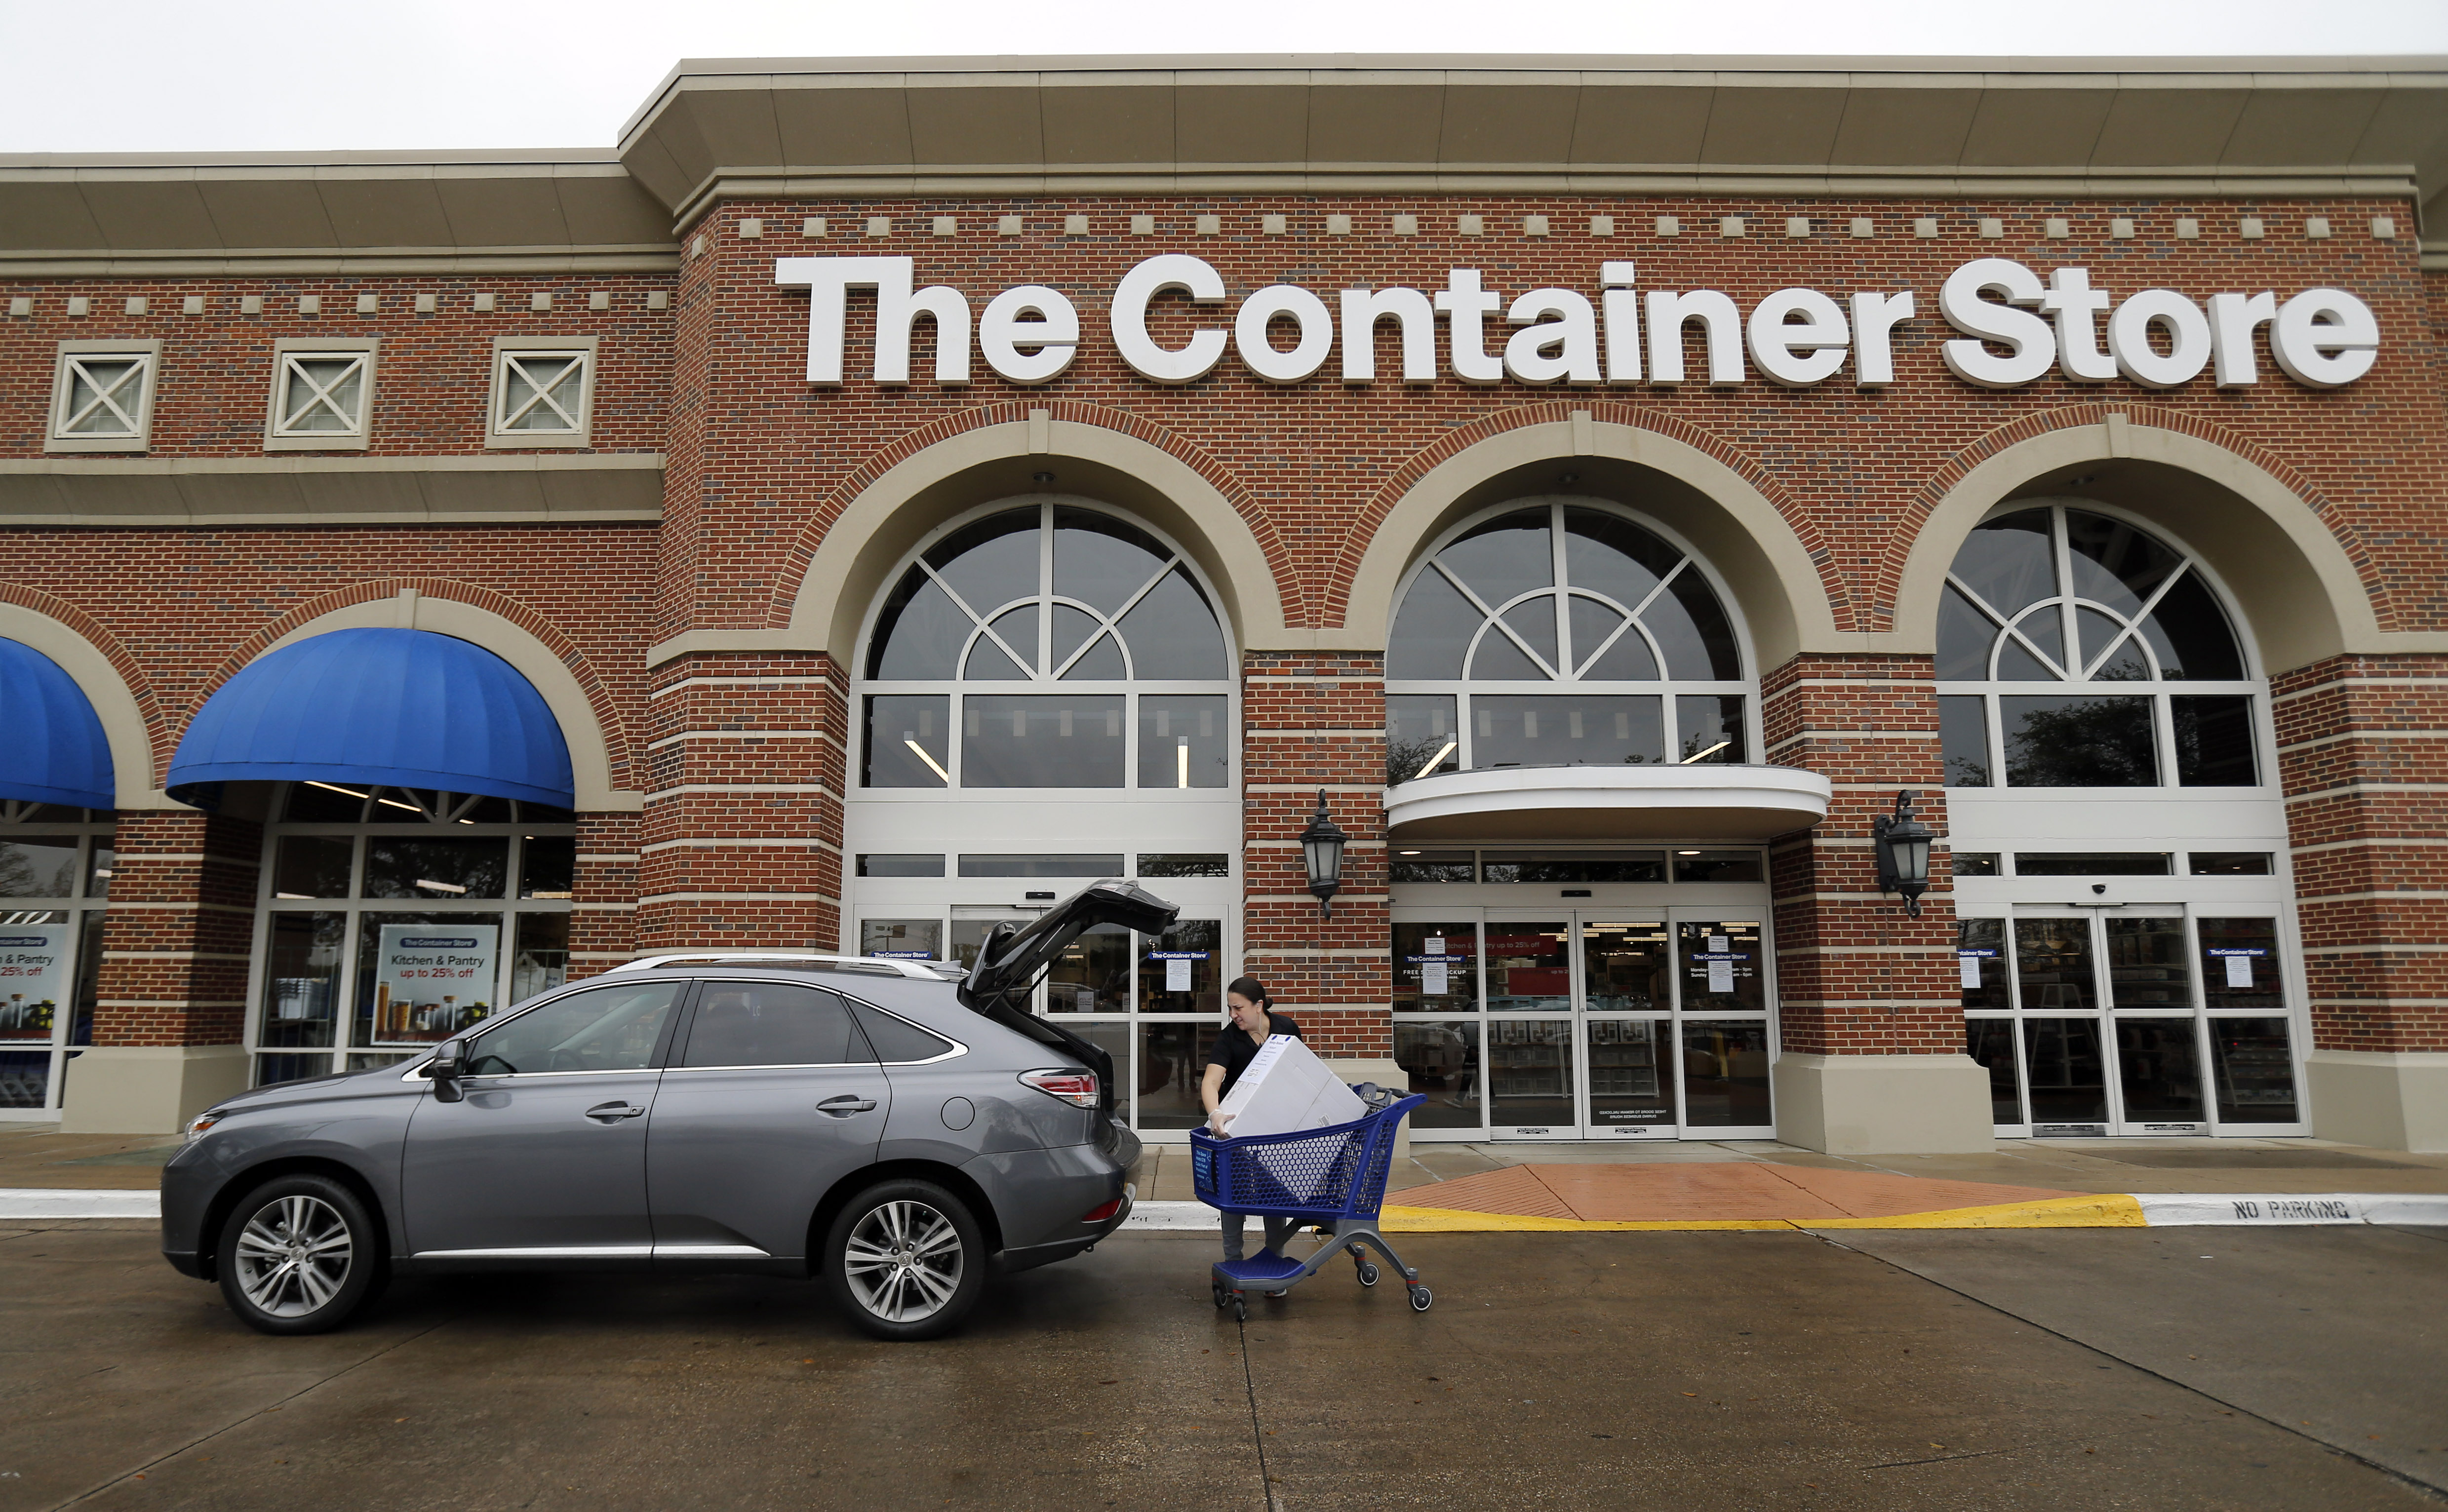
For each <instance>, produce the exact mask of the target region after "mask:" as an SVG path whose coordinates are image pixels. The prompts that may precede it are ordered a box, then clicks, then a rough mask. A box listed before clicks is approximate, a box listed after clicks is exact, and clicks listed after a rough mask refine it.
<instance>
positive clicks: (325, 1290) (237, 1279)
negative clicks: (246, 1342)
mask: <svg viewBox="0 0 2448 1512" xmlns="http://www.w3.org/2000/svg"><path fill="white" fill-rule="evenodd" d="M382 1252H383V1246H382V1241H381V1238H380V1237H379V1234H378V1231H377V1230H376V1228H375V1225H374V1221H373V1216H372V1215H369V1214H368V1213H367V1212H366V1206H365V1204H364V1203H363V1202H362V1201H360V1200H358V1197H357V1195H356V1194H355V1193H354V1192H352V1191H350V1190H349V1189H348V1188H347V1187H346V1186H343V1185H342V1184H341V1183H339V1182H337V1181H335V1180H333V1179H332V1178H331V1177H324V1176H284V1177H275V1178H273V1179H272V1180H270V1181H266V1182H264V1183H263V1184H262V1185H261V1186H259V1187H257V1188H256V1189H255V1190H254V1191H252V1192H249V1193H248V1194H247V1195H246V1196H244V1197H242V1198H240V1199H239V1202H238V1205H237V1206H235V1207H233V1208H231V1209H230V1215H229V1217H228V1218H227V1219H226V1220H225V1221H224V1222H223V1223H222V1224H221V1233H220V1244H219V1246H218V1247H217V1251H216V1259H217V1260H218V1273H219V1275H220V1284H221V1295H222V1297H223V1298H225V1299H226V1300H227V1301H228V1303H229V1310H230V1311H232V1312H234V1313H236V1314H237V1315H238V1317H239V1320H240V1321H242V1322H243V1323H245V1324H246V1326H247V1327H249V1328H251V1329H254V1330H257V1331H258V1332H262V1333H285V1334H295V1333H325V1332H329V1331H330V1330H333V1329H336V1328H338V1327H339V1326H340V1325H342V1324H343V1323H346V1322H348V1321H349V1319H350V1318H351V1317H353V1316H354V1315H355V1314H356V1312H357V1311H359V1310H360V1309H362V1308H364V1307H365V1305H366V1304H367V1303H369V1302H372V1301H373V1299H374V1298H375V1297H376V1296H378V1295H379V1294H381V1292H382V1288H383V1283H384V1282H385V1281H386V1280H387V1279H388V1278H389V1275H388V1273H389V1269H390V1268H389V1266H388V1265H387V1264H386V1263H385V1256H384V1254H383V1253H382Z"/></svg>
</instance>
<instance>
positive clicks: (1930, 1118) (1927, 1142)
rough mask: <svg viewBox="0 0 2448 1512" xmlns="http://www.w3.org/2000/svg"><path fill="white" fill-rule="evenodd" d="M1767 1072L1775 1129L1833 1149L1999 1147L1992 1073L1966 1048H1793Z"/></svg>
mask: <svg viewBox="0 0 2448 1512" xmlns="http://www.w3.org/2000/svg"><path fill="white" fill-rule="evenodd" d="M1769 1081H1770V1082H1771V1084H1772V1085H1773V1087H1774V1089H1775V1093H1776V1135H1777V1138H1778V1139H1782V1140H1784V1141H1785V1142H1786V1143H1788V1144H1798V1145H1801V1146H1803V1147H1804V1148H1806V1149H1811V1150H1825V1151H1826V1152H1827V1153H1828V1154H1829V1155H1978V1154H1984V1153H1986V1152H1988V1151H1990V1150H1993V1149H1995V1148H1997V1135H1996V1133H1995V1125H1993V1124H1992V1123H1991V1121H1990V1109H1989V1073H1988V1072H1986V1071H1984V1070H1982V1069H1981V1068H1980V1066H1979V1064H1978V1063H1977V1062H1974V1061H1973V1059H1972V1058H1971V1057H1970V1056H1968V1055H1796V1054H1791V1053H1788V1054H1787V1055H1784V1056H1782V1057H1780V1058H1779V1059H1778V1061H1777V1062H1776V1064H1775V1066H1774V1067H1773V1068H1771V1069H1770V1071H1769Z"/></svg>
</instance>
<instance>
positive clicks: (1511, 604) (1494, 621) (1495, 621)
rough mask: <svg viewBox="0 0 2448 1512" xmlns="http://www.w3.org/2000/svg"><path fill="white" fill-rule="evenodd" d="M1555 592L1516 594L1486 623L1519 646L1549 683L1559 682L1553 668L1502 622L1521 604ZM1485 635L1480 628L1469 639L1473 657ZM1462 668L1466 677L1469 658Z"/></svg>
mask: <svg viewBox="0 0 2448 1512" xmlns="http://www.w3.org/2000/svg"><path fill="white" fill-rule="evenodd" d="M1555 592H1556V590H1555V589H1553V588H1536V589H1533V590H1532V591H1530V592H1528V593H1523V594H1518V595H1516V596H1514V597H1513V598H1510V599H1507V600H1505V601H1504V607H1503V608H1502V609H1500V610H1498V611H1497V612H1496V613H1495V614H1493V615H1491V616H1489V617H1488V621H1487V623H1488V624H1490V625H1494V626H1495V627H1496V628H1497V629H1499V630H1501V631H1503V632H1504V639H1506V640H1507V641H1512V642H1513V643H1514V644H1515V645H1517V646H1520V648H1521V654H1522V655H1523V656H1525V657H1528V658H1529V659H1530V664H1531V665H1532V666H1535V667H1537V668H1538V669H1539V670H1540V671H1541V672H1544V673H1546V674H1547V679H1548V680H1549V681H1551V682H1553V681H1560V680H1561V676H1560V674H1559V673H1558V672H1557V671H1556V669H1555V668H1554V667H1553V666H1551V665H1549V664H1548V661H1547V659H1546V658H1545V657H1542V656H1540V654H1539V653H1538V652H1537V651H1536V650H1534V649H1532V648H1531V645H1530V642H1529V641H1524V640H1522V639H1521V632H1520V631H1519V630H1516V629H1515V628H1513V626H1511V625H1510V624H1507V623H1505V622H1504V616H1505V615H1506V614H1508V613H1510V612H1512V611H1513V610H1515V609H1517V608H1520V606H1521V605H1522V604H1524V603H1529V602H1530V601H1531V600H1533V599H1537V598H1541V597H1548V596H1552V595H1554V593H1555ZM1486 633H1487V631H1486V627H1485V626H1482V627H1481V630H1480V634H1479V635H1477V636H1473V637H1472V638H1471V642H1470V649H1471V652H1472V654H1473V655H1476V654H1477V653H1478V651H1479V642H1480V640H1481V638H1482V637H1483V636H1484V635H1485V634H1486ZM1462 666H1463V675H1464V676H1465V677H1467V676H1468V675H1469V673H1470V658H1469V657H1464V658H1463V663H1462Z"/></svg>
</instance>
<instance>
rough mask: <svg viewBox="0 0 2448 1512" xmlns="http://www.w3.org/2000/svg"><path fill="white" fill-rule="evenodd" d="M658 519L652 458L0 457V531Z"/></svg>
mask: <svg viewBox="0 0 2448 1512" xmlns="http://www.w3.org/2000/svg"><path fill="white" fill-rule="evenodd" d="M318 345H319V343H318ZM662 517H663V459H662V457H661V455H660V453H656V452H643V451H621V452H591V453H587V454H584V455H562V454H554V453H542V454H534V455H528V454H508V453H505V454H502V455H498V456H450V457H399V456H379V457H369V456H338V457H334V456H295V457H293V456H258V457H140V458H126V459H117V458H109V459H105V458H94V459H89V460H83V459H81V460H68V459H55V458H39V459H37V458H8V459H0V527H6V526H46V527H53V526H69V527H71V528H81V529H90V528H96V527H103V528H113V527H124V528H131V529H132V528H137V527H141V526H196V527H200V528H205V529H211V528H218V527H220V526H242V525H278V526H293V527H295V526H335V527H354V526H365V525H530V524H535V525H551V524H564V523H574V522H578V521H605V520H610V521H636V522H640V523H643V524H652V523H655V522H658V521H660V520H661V519H662Z"/></svg>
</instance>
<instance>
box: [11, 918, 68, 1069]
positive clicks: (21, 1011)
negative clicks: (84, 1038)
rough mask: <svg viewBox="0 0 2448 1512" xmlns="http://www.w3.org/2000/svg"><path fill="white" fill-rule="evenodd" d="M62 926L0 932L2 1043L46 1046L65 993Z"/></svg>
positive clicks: (25, 926)
mask: <svg viewBox="0 0 2448 1512" xmlns="http://www.w3.org/2000/svg"><path fill="white" fill-rule="evenodd" d="M68 928H69V927H68V926H67V925H65V924H12V925H8V926H5V927H0V1040H48V1039H49V1038H50V1037H51V1025H52V1024H53V1023H54V1022H55V1021H56V1020H57V1018H58V1015H59V1011H60V999H61V997H62V996H64V995H65V994H66V993H67V959H68Z"/></svg>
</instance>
